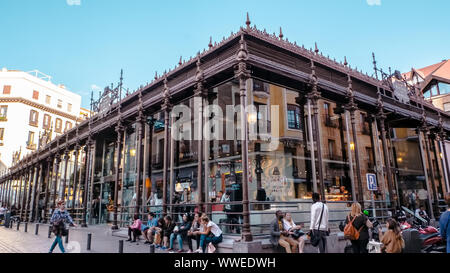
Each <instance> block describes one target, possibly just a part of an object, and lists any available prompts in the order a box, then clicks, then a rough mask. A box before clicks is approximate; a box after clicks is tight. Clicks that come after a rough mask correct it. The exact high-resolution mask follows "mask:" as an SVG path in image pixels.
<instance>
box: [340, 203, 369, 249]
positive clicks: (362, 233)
mask: <svg viewBox="0 0 450 273" xmlns="http://www.w3.org/2000/svg"><path fill="white" fill-rule="evenodd" d="M344 224H345V228H344V234H345V235H347V230H349V229H350V228H352V230H353V234H352V235H351V236H352V237H350V238H349V239H350V242H351V243H352V248H353V253H368V250H367V244H368V243H369V228H372V226H373V225H372V223H371V222H370V220H369V218H368V217H367V216H366V215H364V214H363V213H362V211H361V205H360V204H359V203H358V202H355V203H353V204H352V207H351V212H350V214H349V215H348V216H347V218H346V219H345V223H344Z"/></svg>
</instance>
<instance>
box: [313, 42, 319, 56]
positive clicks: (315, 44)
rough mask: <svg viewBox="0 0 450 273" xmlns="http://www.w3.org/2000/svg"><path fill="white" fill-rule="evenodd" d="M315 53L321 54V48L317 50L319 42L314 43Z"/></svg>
mask: <svg viewBox="0 0 450 273" xmlns="http://www.w3.org/2000/svg"><path fill="white" fill-rule="evenodd" d="M314 52H316V54H318V53H319V48H317V42H315V43H314Z"/></svg>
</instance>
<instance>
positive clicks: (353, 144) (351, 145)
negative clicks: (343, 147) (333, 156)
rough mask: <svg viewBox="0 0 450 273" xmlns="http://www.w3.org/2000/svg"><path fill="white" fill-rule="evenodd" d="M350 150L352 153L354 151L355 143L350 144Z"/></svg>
mask: <svg viewBox="0 0 450 273" xmlns="http://www.w3.org/2000/svg"><path fill="white" fill-rule="evenodd" d="M350 149H351V150H352V151H354V150H355V143H353V142H352V143H350Z"/></svg>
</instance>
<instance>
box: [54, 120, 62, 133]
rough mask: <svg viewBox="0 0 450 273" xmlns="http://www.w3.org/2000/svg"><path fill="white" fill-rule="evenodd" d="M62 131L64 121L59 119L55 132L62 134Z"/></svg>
mask: <svg viewBox="0 0 450 273" xmlns="http://www.w3.org/2000/svg"><path fill="white" fill-rule="evenodd" d="M61 129H62V120H61V119H60V118H57V119H56V122H55V132H57V133H61Z"/></svg>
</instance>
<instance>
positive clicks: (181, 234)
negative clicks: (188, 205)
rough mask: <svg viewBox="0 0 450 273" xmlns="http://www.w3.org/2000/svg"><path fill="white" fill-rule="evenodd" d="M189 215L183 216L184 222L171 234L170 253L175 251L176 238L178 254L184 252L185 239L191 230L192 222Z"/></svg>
mask: <svg viewBox="0 0 450 273" xmlns="http://www.w3.org/2000/svg"><path fill="white" fill-rule="evenodd" d="M189 218H190V217H189V215H188V214H187V213H185V214H183V222H182V223H181V224H180V225H179V226H178V229H174V230H173V233H172V234H170V247H169V251H172V250H173V241H174V239H175V238H176V239H177V240H178V246H179V249H178V253H181V252H183V239H186V238H187V232H188V230H189V229H191V221H190V219H189Z"/></svg>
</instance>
